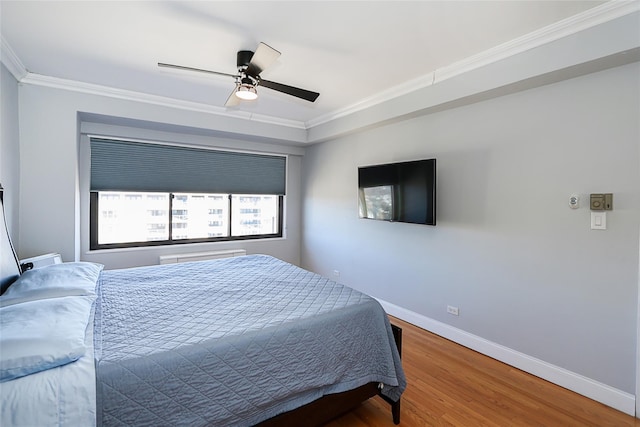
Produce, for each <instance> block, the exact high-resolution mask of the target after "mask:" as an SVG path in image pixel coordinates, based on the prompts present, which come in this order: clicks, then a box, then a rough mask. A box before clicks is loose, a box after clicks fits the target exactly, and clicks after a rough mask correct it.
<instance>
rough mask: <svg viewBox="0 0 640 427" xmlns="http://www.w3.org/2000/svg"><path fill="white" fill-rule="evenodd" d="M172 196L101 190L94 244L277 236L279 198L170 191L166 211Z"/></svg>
mask: <svg viewBox="0 0 640 427" xmlns="http://www.w3.org/2000/svg"><path fill="white" fill-rule="evenodd" d="M171 196H172V194H170V193H141V192H140V193H138V192H130V191H127V192H114V191H100V192H99V193H98V209H99V212H98V244H114V243H116V244H117V243H132V242H152V241H164V240H184V239H207V238H216V237H222V238H224V237H228V236H229V233H231V236H236V237H237V236H251V235H265V234H276V233H278V232H279V230H278V227H279V221H278V210H279V199H278V197H279V196H276V195H229V194H195V193H174V194H173V200H172V208H171V212H169V209H170V208H169V206H170V204H169V201H170V197H171ZM230 211H231V219H230V215H229V212H230ZM230 220H231V224H229V221H230ZM169 222H171V227H169ZM170 230H171V236H169V233H170Z"/></svg>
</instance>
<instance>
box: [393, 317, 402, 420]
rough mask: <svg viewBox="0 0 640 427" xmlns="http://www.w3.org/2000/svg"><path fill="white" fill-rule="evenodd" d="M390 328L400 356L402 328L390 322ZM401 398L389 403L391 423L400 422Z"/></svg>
mask: <svg viewBox="0 0 640 427" xmlns="http://www.w3.org/2000/svg"><path fill="white" fill-rule="evenodd" d="M391 330H392V331H393V338H394V340H395V342H396V347H397V348H398V354H399V355H400V357H402V328H401V327H399V326H396V325H394V324H393V323H392V324H391ZM401 400H402V399H398V401H397V402H390V403H391V415H392V416H393V423H394V424H396V425H398V424H400V402H401Z"/></svg>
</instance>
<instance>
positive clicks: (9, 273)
mask: <svg viewBox="0 0 640 427" xmlns="http://www.w3.org/2000/svg"><path fill="white" fill-rule="evenodd" d="M3 196H4V189H3V188H2V184H0V229H2V230H0V294H2V293H4V291H5V290H7V288H8V287H9V285H11V284H12V283H13V282H14V281H15V280H16V279H17V278H18V276H20V261H19V260H18V256H17V255H16V251H15V250H14V249H13V244H12V243H11V237H10V236H9V230H8V228H7V221H6V220H5V218H4V197H3Z"/></svg>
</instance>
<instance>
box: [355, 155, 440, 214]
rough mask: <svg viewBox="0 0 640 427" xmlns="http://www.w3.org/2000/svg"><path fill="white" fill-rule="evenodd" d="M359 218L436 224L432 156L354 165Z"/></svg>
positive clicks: (434, 180)
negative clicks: (356, 179)
mask: <svg viewBox="0 0 640 427" xmlns="http://www.w3.org/2000/svg"><path fill="white" fill-rule="evenodd" d="M358 211H359V216H360V218H367V219H378V220H382V221H397V222H410V223H414V224H427V225H436V159H425V160H414V161H410V162H401V163H389V164H384V165H374V166H362V167H359V168H358Z"/></svg>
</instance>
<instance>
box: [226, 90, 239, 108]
mask: <svg viewBox="0 0 640 427" xmlns="http://www.w3.org/2000/svg"><path fill="white" fill-rule="evenodd" d="M237 89H238V88H237V87H235V88H233V92H231V95H229V98H227V102H225V103H224V106H225V107H236V106H238V105H240V98H238V97H237V96H236V90H237Z"/></svg>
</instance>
